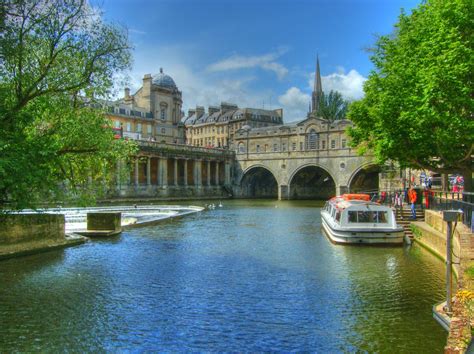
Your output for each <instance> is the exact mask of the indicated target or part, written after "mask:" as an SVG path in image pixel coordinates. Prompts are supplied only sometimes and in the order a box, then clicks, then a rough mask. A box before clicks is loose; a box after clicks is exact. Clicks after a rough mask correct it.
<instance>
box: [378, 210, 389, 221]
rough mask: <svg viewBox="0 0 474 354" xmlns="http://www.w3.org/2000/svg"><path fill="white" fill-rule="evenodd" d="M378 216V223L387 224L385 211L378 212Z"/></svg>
mask: <svg viewBox="0 0 474 354" xmlns="http://www.w3.org/2000/svg"><path fill="white" fill-rule="evenodd" d="M378 216H379V217H378V222H380V223H384V224H386V223H388V214H387V212H386V211H379V212H378Z"/></svg>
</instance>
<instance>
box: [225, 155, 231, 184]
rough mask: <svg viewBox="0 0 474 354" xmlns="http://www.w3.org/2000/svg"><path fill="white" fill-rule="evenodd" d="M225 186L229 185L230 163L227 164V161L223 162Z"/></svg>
mask: <svg viewBox="0 0 474 354" xmlns="http://www.w3.org/2000/svg"><path fill="white" fill-rule="evenodd" d="M224 168H225V171H224V172H225V182H224V183H225V184H226V185H230V163H228V162H227V161H226V162H225V166H224Z"/></svg>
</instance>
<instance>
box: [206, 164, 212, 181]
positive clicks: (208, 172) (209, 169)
mask: <svg viewBox="0 0 474 354" xmlns="http://www.w3.org/2000/svg"><path fill="white" fill-rule="evenodd" d="M206 165H207V176H206V177H207V181H206V185H207V186H208V187H209V186H210V185H211V160H207V161H206Z"/></svg>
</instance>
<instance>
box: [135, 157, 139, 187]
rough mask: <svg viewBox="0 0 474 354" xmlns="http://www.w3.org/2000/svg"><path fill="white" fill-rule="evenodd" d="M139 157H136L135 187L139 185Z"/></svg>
mask: <svg viewBox="0 0 474 354" xmlns="http://www.w3.org/2000/svg"><path fill="white" fill-rule="evenodd" d="M138 166H139V165H138V158H136V159H135V187H138Z"/></svg>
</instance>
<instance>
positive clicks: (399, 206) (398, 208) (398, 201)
mask: <svg viewBox="0 0 474 354" xmlns="http://www.w3.org/2000/svg"><path fill="white" fill-rule="evenodd" d="M394 204H395V217H396V218H398V214H399V213H400V217H401V219H402V220H403V202H402V195H401V193H400V192H395V198H394Z"/></svg>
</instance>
